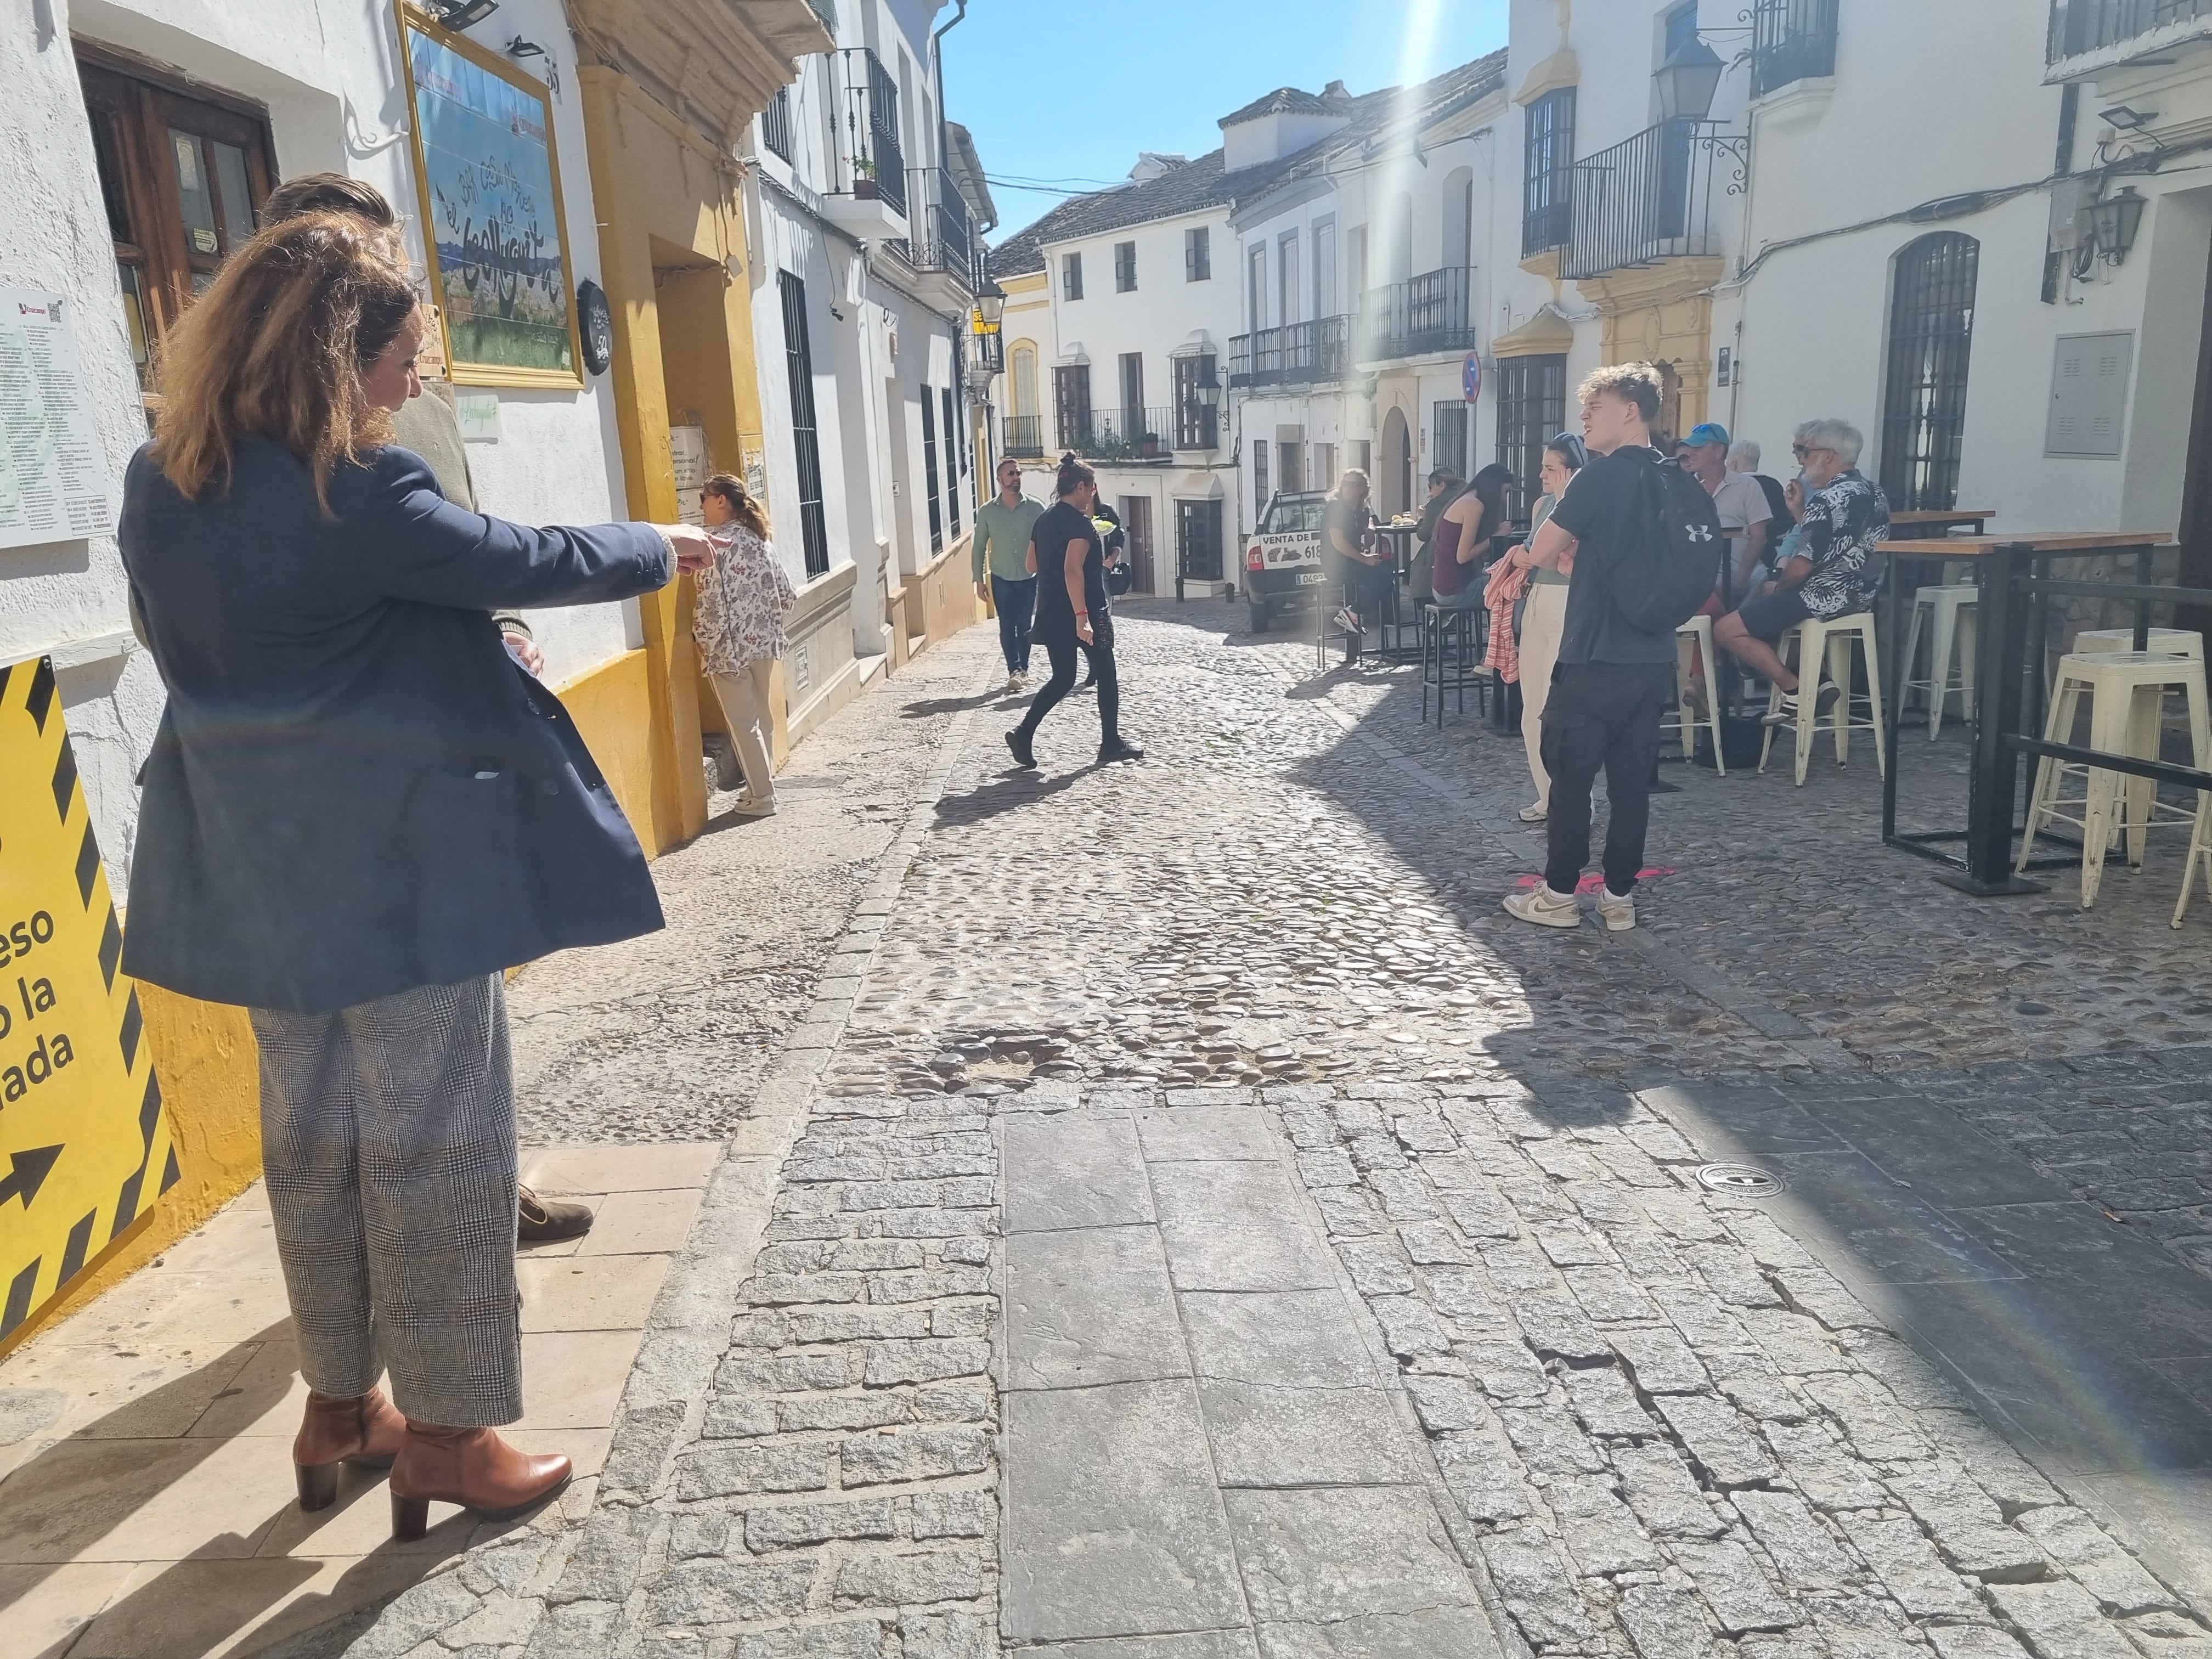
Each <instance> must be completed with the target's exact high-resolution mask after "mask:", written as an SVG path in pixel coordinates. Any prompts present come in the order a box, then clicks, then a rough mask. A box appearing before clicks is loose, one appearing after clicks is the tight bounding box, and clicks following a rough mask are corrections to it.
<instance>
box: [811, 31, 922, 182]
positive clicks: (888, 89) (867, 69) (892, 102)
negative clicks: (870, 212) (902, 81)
mask: <svg viewBox="0 0 2212 1659" xmlns="http://www.w3.org/2000/svg"><path fill="white" fill-rule="evenodd" d="M829 78H830V108H831V109H832V110H834V111H835V112H836V130H837V135H836V155H834V156H833V157H832V158H831V160H830V177H829V191H827V192H826V193H827V194H829V195H830V196H833V197H835V196H843V197H853V198H854V199H856V200H859V201H864V202H865V201H878V202H881V203H882V204H884V206H885V207H887V208H889V209H890V210H891V211H892V212H893V213H896V214H897V215H899V216H902V217H903V216H905V214H906V206H907V196H906V171H907V169H906V155H905V154H904V152H903V151H902V150H901V149H900V148H899V116H898V82H896V80H894V79H892V77H891V74H890V70H886V69H885V68H884V65H883V60H882V59H881V58H878V57H877V56H876V54H875V53H874V52H871V51H869V50H868V48H867V47H866V46H848V47H847V48H845V49H844V50H843V51H842V52H831V53H830V54H829Z"/></svg>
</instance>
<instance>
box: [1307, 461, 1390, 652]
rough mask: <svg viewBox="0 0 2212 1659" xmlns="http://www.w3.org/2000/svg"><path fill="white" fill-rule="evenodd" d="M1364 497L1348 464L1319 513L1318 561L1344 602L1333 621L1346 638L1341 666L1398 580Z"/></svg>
mask: <svg viewBox="0 0 2212 1659" xmlns="http://www.w3.org/2000/svg"><path fill="white" fill-rule="evenodd" d="M1367 497H1368V485H1367V474H1366V473H1365V472H1364V471H1361V470H1360V469H1359V468H1358V467H1356V466H1348V467H1346V468H1345V470H1344V476H1343V477H1341V478H1340V479H1338V480H1337V485H1336V488H1335V489H1332V490H1331V491H1329V493H1328V507H1327V508H1326V510H1325V511H1324V512H1323V513H1322V552H1323V554H1324V555H1325V557H1324V559H1323V562H1324V563H1325V564H1326V565H1327V566H1328V568H1329V571H1330V574H1331V575H1332V576H1333V577H1334V580H1336V581H1338V582H1340V583H1341V584H1342V585H1343V587H1344V603H1343V604H1342V605H1340V606H1339V607H1338V608H1337V612H1336V616H1335V617H1334V622H1335V623H1336V625H1337V626H1338V627H1339V628H1340V629H1343V630H1344V633H1345V635H1346V637H1345V641H1344V659H1345V660H1346V662H1350V661H1351V660H1352V659H1353V658H1354V657H1355V656H1357V655H1358V653H1359V639H1360V635H1362V634H1364V633H1365V632H1366V629H1367V624H1368V623H1370V622H1379V621H1380V620H1381V619H1382V615H1383V605H1384V604H1386V603H1387V602H1388V599H1389V594H1390V592H1391V590H1392V589H1393V588H1394V587H1395V586H1396V585H1397V580H1398V568H1397V557H1396V555H1395V553H1393V551H1392V550H1391V549H1390V546H1389V543H1387V542H1384V541H1383V540H1382V539H1381V538H1378V537H1377V536H1376V534H1375V531H1374V524H1375V514H1374V513H1373V512H1372V511H1371V510H1370V508H1369V507H1368V504H1367Z"/></svg>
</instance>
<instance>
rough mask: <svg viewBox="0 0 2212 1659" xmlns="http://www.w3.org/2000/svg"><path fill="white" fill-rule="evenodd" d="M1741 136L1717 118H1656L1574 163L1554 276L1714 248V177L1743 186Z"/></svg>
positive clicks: (1598, 272) (1600, 272)
mask: <svg viewBox="0 0 2212 1659" xmlns="http://www.w3.org/2000/svg"><path fill="white" fill-rule="evenodd" d="M1746 143H1747V140H1746V139H1744V138H1742V137H1726V136H1723V133H1722V132H1721V130H1720V124H1719V123H1718V122H1717V121H1689V120H1674V121H1662V122H1661V123H1660V124H1659V125H1657V126H1656V127H1646V128H1645V129H1644V131H1642V132H1639V133H1638V134H1637V135H1636V137H1633V138H1631V139H1630V140H1628V142H1627V143H1622V144H1615V145H1614V146H1613V148H1612V149H1607V150H1601V151H1599V152H1598V153H1597V154H1596V155H1593V156H1591V157H1590V158H1589V160H1588V161H1577V162H1576V163H1575V178H1574V197H1573V200H1574V227H1573V234H1572V237H1571V240H1569V242H1568V244H1567V251H1566V254H1565V258H1562V259H1561V261H1560V265H1559V275H1560V276H1565V277H1568V278H1571V279H1573V278H1586V277H1591V276H1604V275H1605V274H1606V273H1607V271H1612V270H1626V269H1627V268H1628V267H1630V266H1632V265H1649V264H1657V263H1658V262H1659V261H1660V260H1662V259H1680V258H1692V257H1696V256H1699V255H1705V254H1711V253H1716V252H1719V244H1718V243H1717V240H1715V238H1714V235H1713V227H1712V197H1713V179H1714V175H1715V174H1716V173H1719V174H1720V175H1721V178H1722V180H1723V189H1724V190H1725V191H1726V192H1727V193H1728V194H1729V195H1731V196H1733V195H1735V194H1738V193H1739V192H1741V190H1742V189H1743V176H1744V160H1745V149H1744V147H1745V145H1746Z"/></svg>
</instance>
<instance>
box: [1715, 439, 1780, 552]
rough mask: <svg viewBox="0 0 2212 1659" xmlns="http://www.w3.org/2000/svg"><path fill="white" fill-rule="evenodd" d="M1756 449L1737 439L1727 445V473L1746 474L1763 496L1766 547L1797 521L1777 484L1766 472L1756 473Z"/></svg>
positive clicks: (1752, 444)
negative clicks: (1764, 503) (1765, 514)
mask: <svg viewBox="0 0 2212 1659" xmlns="http://www.w3.org/2000/svg"><path fill="white" fill-rule="evenodd" d="M1728 470H1729V471H1731V472H1743V473H1747V474H1749V475H1750V477H1751V481H1752V483H1755V484H1757V485H1758V486H1759V489H1760V491H1761V492H1762V493H1763V494H1764V495H1765V497H1766V512H1767V530H1768V535H1767V541H1768V543H1769V544H1772V543H1774V542H1776V541H1778V540H1780V539H1781V537H1782V534H1783V532H1784V531H1786V530H1788V529H1789V528H1790V526H1792V525H1794V524H1796V522H1797V514H1796V512H1795V511H1794V510H1793V509H1792V508H1791V507H1790V506H1789V505H1788V504H1787V503H1786V502H1785V501H1784V500H1783V495H1782V483H1781V481H1780V480H1779V479H1778V478H1776V477H1773V476H1772V475H1771V474H1770V473H1765V472H1761V471H1759V446H1758V445H1757V444H1755V443H1753V441H1751V440H1750V439H1748V438H1738V439H1737V440H1736V441H1735V442H1734V443H1733V444H1730V445H1729V453H1728Z"/></svg>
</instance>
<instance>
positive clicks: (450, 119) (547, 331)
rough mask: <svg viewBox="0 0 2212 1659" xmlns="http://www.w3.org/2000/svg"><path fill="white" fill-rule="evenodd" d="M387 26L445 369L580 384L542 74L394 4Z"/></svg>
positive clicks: (465, 379)
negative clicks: (395, 38)
mask: <svg viewBox="0 0 2212 1659" xmlns="http://www.w3.org/2000/svg"><path fill="white" fill-rule="evenodd" d="M400 39H401V42H402V45H403V46H404V49H405V52H406V57H407V68H408V94H409V97H410V100H411V102H412V106H413V109H414V123H413V126H414V141H415V144H414V147H415V173H416V187H417V192H418V195H419V196H420V198H421V202H422V225H423V238H422V240H423V245H424V250H425V252H426V253H427V255H428V260H429V265H430V270H429V276H430V287H431V296H432V299H433V300H434V301H435V304H436V305H437V307H438V310H439V313H440V314H441V318H442V319H443V322H444V325H445V337H446V356H447V362H449V364H450V365H451V374H452V376H453V380H456V381H458V382H461V383H464V384H467V383H474V384H478V385H493V386H579V385H581V384H582V377H581V374H580V370H579V368H578V367H577V364H578V360H579V358H580V356H581V349H580V343H579V342H578V340H577V337H576V307H575V300H574V289H575V279H574V275H573V273H572V271H571V270H570V268H569V260H568V230H567V226H566V224H565V222H564V220H563V217H562V210H561V169H560V163H559V160H558V157H557V155H556V150H555V145H554V137H553V115H552V106H551V105H550V103H549V102H548V101H547V99H546V95H545V88H544V87H542V86H540V85H539V84H538V82H535V81H533V80H532V79H531V78H530V77H529V76H526V75H525V74H523V73H521V72H520V70H516V69H515V68H513V66H512V65H511V64H506V63H503V62H501V60H500V59H499V58H495V57H493V56H492V55H491V54H489V53H488V52H484V51H483V49H482V48H480V47H478V46H476V45H475V44H474V43H472V42H471V41H469V40H465V39H464V38H462V37H461V36H459V35H457V34H453V33H448V32H447V31H446V30H444V29H441V28H440V27H438V26H437V25H436V24H435V23H432V22H431V21H429V20H428V19H427V18H425V17H423V16H422V15H420V14H418V13H416V12H414V11H412V10H410V9H405V8H403V9H401V12H400Z"/></svg>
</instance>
